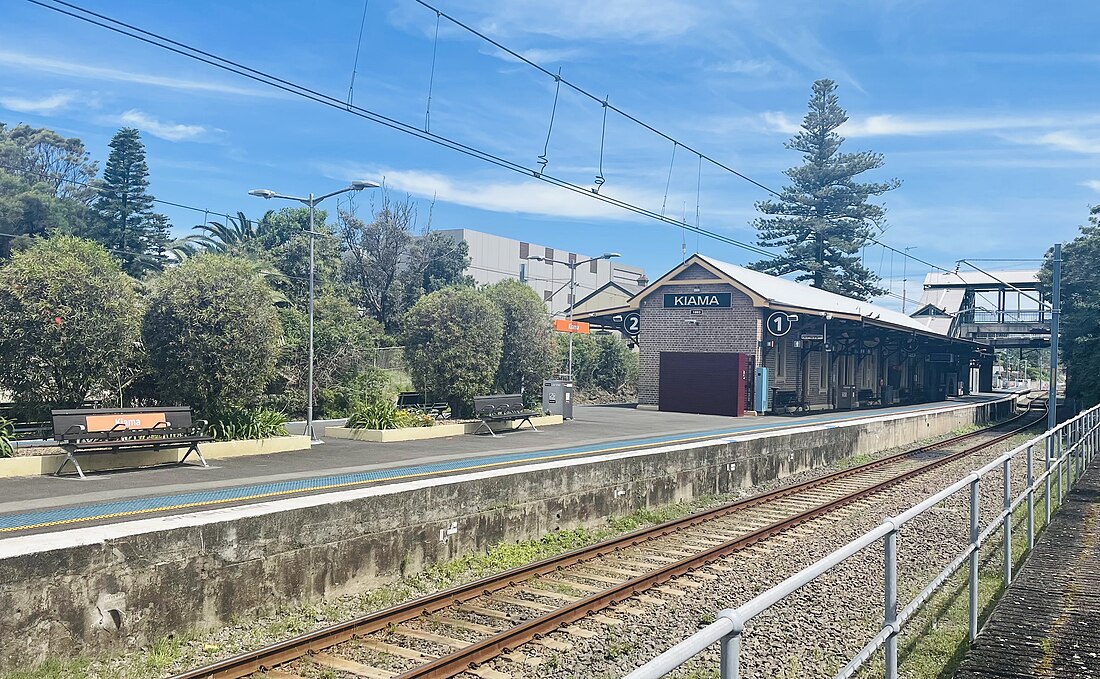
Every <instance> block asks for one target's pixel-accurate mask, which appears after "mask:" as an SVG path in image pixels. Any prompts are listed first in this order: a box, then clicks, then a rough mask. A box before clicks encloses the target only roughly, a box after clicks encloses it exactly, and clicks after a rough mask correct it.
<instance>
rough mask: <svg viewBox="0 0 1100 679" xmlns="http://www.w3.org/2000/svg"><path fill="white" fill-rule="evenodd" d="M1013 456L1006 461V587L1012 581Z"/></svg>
mask: <svg viewBox="0 0 1100 679" xmlns="http://www.w3.org/2000/svg"><path fill="white" fill-rule="evenodd" d="M1011 461H1012V458H1005V462H1004V477H1005V478H1004V511H1005V522H1004V529H1005V531H1004V533H1005V545H1004V553H1005V563H1004V580H1005V587H1008V586H1009V585H1010V584H1011V583H1012V511H1011V509H1012V476H1011V471H1012V470H1011V468H1010V466H1009V463H1010V462H1011Z"/></svg>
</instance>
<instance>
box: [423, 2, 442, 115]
mask: <svg viewBox="0 0 1100 679" xmlns="http://www.w3.org/2000/svg"><path fill="white" fill-rule="evenodd" d="M438 53H439V12H436V13H435V40H434V41H433V42H432V70H431V74H430V75H429V76H428V103H427V105H426V106H425V107H424V131H425V132H431V130H432V88H433V87H434V86H435V58H436V55H437V54H438Z"/></svg>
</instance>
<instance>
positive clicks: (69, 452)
mask: <svg viewBox="0 0 1100 679" xmlns="http://www.w3.org/2000/svg"><path fill="white" fill-rule="evenodd" d="M51 415H52V417H53V432H54V439H55V440H57V441H59V442H60V444H61V449H62V450H64V451H65V453H66V455H65V461H64V462H62V463H61V466H60V467H58V468H57V471H56V472H54V476H60V475H61V470H62V469H64V468H65V467H66V466H67V465H68V464H69V463H70V462H71V463H72V465H73V467H75V468H76V473H77V474H79V475H80V478H84V470H83V469H81V468H80V464H79V463H78V462H77V461H76V457H75V456H76V455H79V454H81V453H119V452H122V451H124V450H166V449H170V448H184V447H186V448H187V452H186V453H185V454H184V456H183V458H182V459H181V460H180V461H179V464H183V463H184V462H185V461H186V460H187V458H188V457H190V455H191V453H194V454H195V455H196V456H197V457H198V459H199V462H201V463H202V466H204V467H206V466H209V465H207V464H206V459H205V458H203V456H202V453H201V452H200V451H199V444H200V443H204V442H206V441H213V440H214V437H213V436H210V435H208V434H207V433H206V427H207V422H206V420H192V418H191V408H190V407H189V406H168V407H157V408H75V409H66V410H53V411H51Z"/></svg>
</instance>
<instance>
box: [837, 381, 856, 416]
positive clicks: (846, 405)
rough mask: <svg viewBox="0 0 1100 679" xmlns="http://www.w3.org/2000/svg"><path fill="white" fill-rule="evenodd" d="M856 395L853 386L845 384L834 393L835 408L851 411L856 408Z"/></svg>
mask: <svg viewBox="0 0 1100 679" xmlns="http://www.w3.org/2000/svg"><path fill="white" fill-rule="evenodd" d="M857 398H858V393H857V391H856V388H855V385H852V384H845V385H844V386H842V387H840V388H839V389H837V392H836V407H837V409H838V410H851V409H852V408H855V407H856V400H857Z"/></svg>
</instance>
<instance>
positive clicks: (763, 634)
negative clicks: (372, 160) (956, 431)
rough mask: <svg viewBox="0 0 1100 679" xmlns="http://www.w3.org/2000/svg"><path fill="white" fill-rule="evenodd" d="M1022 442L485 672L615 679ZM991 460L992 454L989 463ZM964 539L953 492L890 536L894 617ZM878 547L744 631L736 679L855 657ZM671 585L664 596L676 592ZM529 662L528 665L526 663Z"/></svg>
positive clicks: (703, 670)
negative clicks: (585, 633) (894, 556)
mask: <svg viewBox="0 0 1100 679" xmlns="http://www.w3.org/2000/svg"><path fill="white" fill-rule="evenodd" d="M1022 440H1024V437H1015V438H1014V439H1011V440H1009V441H1006V442H1003V443H1001V444H998V445H997V446H995V447H994V449H993V451H984V452H983V453H980V454H978V455H977V456H974V457H971V458H968V459H966V460H960V461H958V462H954V463H951V464H948V465H945V466H944V467H941V468H940V469H938V470H935V471H932V472H930V473H928V474H925V475H922V476H920V477H918V478H916V479H913V480H911V481H909V482H907V483H905V484H902V485H901V486H898V487H896V488H893V489H890V490H887V491H884V492H883V493H881V494H879V495H877V496H876V497H874V498H871V499H869V500H866V501H862V502H859V503H857V504H855V505H852V506H851V507H849V508H847V509H845V510H843V511H842V512H840V513H839V514H838V515H830V516H828V517H822V518H820V519H816V520H814V521H811V522H808V523H806V524H803V525H802V526H800V527H798V528H796V529H794V530H792V531H790V532H789V533H788V534H786V537H787V538H788V539H786V540H772V541H768V542H767V543H765V544H762V545H759V546H757V547H754V548H751V549H749V550H746V551H743V552H740V553H738V554H735V555H732V556H730V557H728V558H726V559H724V560H722V561H721V564H722V565H724V566H727V567H730V568H731V569H732V570H730V571H728V572H725V573H722V574H721V575H720V576H719V577H718V578H717V579H714V580H708V579H698V578H691V579H693V580H694V581H695V584H696V585H698V586H696V587H682V588H679V589H682V590H683V591H684V592H685V594H684V595H682V596H675V597H673V596H668V595H666V594H662V593H660V592H652V593H650V596H653V597H655V598H658V599H662V600H663V603H662V604H661V605H647V604H645V603H631V606H632V607H635V608H642V609H644V610H645V615H636V614H626V613H619V612H610V613H609V615H611V616H613V617H617V618H620V619H621V620H622V624H619V625H616V626H615V627H614V629H613V631H609V630H608V628H607V627H606V626H603V625H600V624H597V623H591V622H583V623H580V624H581V625H582V626H583V627H585V628H587V629H591V630H593V631H598V632H600V634H599V636H597V637H595V638H592V639H578V638H576V637H574V636H569V635H566V634H565V633H563V632H556V633H554V634H553V635H551V636H552V638H554V639H555V640H558V641H562V642H567V643H569V644H571V646H572V650H570V651H566V652H556V651H550V650H548V649H546V648H540V647H539V646H538V645H531V646H529V647H528V648H525V650H526V651H527V655H528V656H538V658H540V659H541V662H538V661H537V660H536V661H535V662H536V663H538V664H534V665H531V664H528V663H513V662H507V661H503V660H502V661H497V662H496V663H494V664H493V667H494V668H495V669H498V670H500V671H504V672H507V673H509V674H511V675H512V676H513V677H515V678H517V679H518V678H520V677H530V678H537V679H558V678H561V679H565V678H567V677H579V676H585V677H621V676H623V675H624V674H626V673H627V672H629V671H630V670H632V669H633V668H635V667H637V666H638V665H640V664H642V663H643V662H645V661H646V660H648V659H650V658H652V657H653V656H655V655H657V654H659V653H660V652H661V651H663V650H665V649H666V648H668V647H669V646H671V645H673V644H674V643H675V642H677V641H679V640H681V639H683V638H686V637H687V636H689V635H690V634H692V633H693V632H694V631H696V630H697V629H698V628H699V627H700V626H701V625H703V624H706V623H708V622H710V621H712V620H713V615H714V614H715V613H716V612H717V611H719V610H720V609H722V608H727V607H736V606H739V605H741V604H742V603H744V602H745V601H747V600H748V599H750V598H752V597H753V596H755V595H757V594H759V593H761V592H763V591H765V590H766V589H768V588H769V587H771V586H773V585H775V584H777V583H778V582H780V581H782V579H783V578H785V577H787V576H789V575H791V574H793V573H795V572H797V571H798V570H799V569H801V568H803V567H805V566H808V565H809V564H811V563H813V562H814V561H817V560H818V559H820V558H822V557H823V556H825V555H827V554H828V553H829V552H831V551H832V550H834V549H836V548H837V547H839V546H841V545H843V544H845V543H847V542H849V541H851V540H852V539H854V538H856V537H858V536H859V535H861V534H863V533H864V532H866V531H868V530H870V529H872V528H874V527H875V526H876V525H877V524H878V523H880V522H881V521H882V519H884V518H885V517H887V516H893V515H896V514H899V513H900V512H902V511H904V510H905V509H908V508H909V507H910V506H912V505H913V504H915V503H916V502H919V501H920V500H922V499H924V498H925V497H927V496H929V495H931V494H933V493H935V492H937V491H938V490H940V489H941V488H943V487H945V486H946V485H949V484H950V483H952V482H954V481H956V480H958V479H959V478H961V477H962V476H964V475H965V474H966V473H968V472H969V471H971V470H972V469H974V468H976V467H978V466H980V464H984V463H985V462H986V461H988V460H990V459H992V458H994V457H995V456H996V455H998V454H999V453H1002V452H1005V451H1007V450H1010V449H1011V448H1012V447H1013V446H1014V445H1016V444H1017V443H1018V442H1019V441H1022ZM994 451H995V452H994ZM1012 471H1013V474H1012V475H1013V484H1014V488H1017V489H1018V488H1021V487H1022V485H1023V480H1024V468H1023V464H1018V465H1013V470H1012ZM987 478H988V479H989V480H988V482H986V483H983V487H982V493H981V510H982V516H983V521H987V520H988V518H989V517H992V516H994V515H996V514H997V513H998V512H999V511H1000V509H1001V502H1002V498H1001V478H1000V475H999V473H994V474H993V475H991V476H990V477H987ZM968 537H969V497H968V494H967V493H966V492H962V493H960V494H958V495H956V496H955V497H954V498H952V499H950V500H949V501H946V502H944V503H942V504H941V505H939V506H938V507H937V508H936V509H934V510H932V511H931V512H928V513H926V514H924V515H923V516H921V517H919V518H918V519H916V520H914V521H913V522H911V523H910V524H908V525H907V526H906V527H905V528H904V529H903V530H902V532H901V533H900V535H899V539H898V545H899V567H898V572H899V600H900V602H901V605H902V606H904V604H905V603H907V602H908V600H909V599H910V598H911V597H912V596H913V595H915V594H916V593H917V592H919V591H920V589H921V588H922V587H923V586H924V584H925V583H926V581H927V580H928V579H929V576H930V574H931V573H933V572H935V571H938V570H939V569H940V568H942V567H943V566H945V565H946V564H947V563H948V562H949V561H950V560H951V559H952V558H953V557H954V556H955V555H956V554H957V553H958V552H959V551H961V550H962V549H963V548H964V547H965V544H966V542H967V540H968ZM882 562H883V554H882V548H881V546H878V547H876V548H873V549H867V550H864V552H862V553H860V554H858V555H856V556H855V557H853V558H851V559H849V560H848V561H846V562H845V563H844V564H842V565H841V566H839V567H837V568H836V569H834V570H833V571H831V572H830V573H828V574H826V575H825V576H823V577H821V578H819V579H818V580H817V581H816V582H814V583H811V584H810V585H809V586H807V587H805V588H804V589H803V590H801V591H799V592H797V593H796V594H794V595H792V596H791V597H789V598H788V599H787V600H786V601H784V602H783V603H781V604H779V605H777V606H776V607H774V608H772V609H771V610H770V611H767V612H766V613H764V614H763V615H761V616H760V617H758V618H757V619H756V620H754V621H752V623H750V625H749V630H748V632H747V634H746V636H745V638H744V641H743V645H742V668H743V673H744V674H743V676H747V677H792V678H794V677H799V678H801V677H811V676H832V675H833V674H834V673H835V672H836V671H837V670H838V669H840V667H841V666H842V665H843V664H844V663H845V662H846V660H847V659H848V658H850V657H851V656H852V655H854V654H855V653H856V652H857V651H858V650H859V648H860V647H861V646H862V645H863V644H864V643H865V642H866V641H867V640H869V639H870V638H871V637H872V636H873V635H874V634H875V633H877V631H878V629H879V626H880V624H881V619H882V606H883V603H882V601H883V595H882V586H883V585H882ZM676 582H677V581H672V582H670V583H669V585H670V586H671V587H673V588H677V584H676ZM528 661H530V658H528ZM716 667H717V652H716V651H715V650H712V651H710V652H709V653H708V654H707V655H706V656H704V657H702V658H701V659H698V660H696V661H694V662H693V663H691V664H689V665H688V666H687V667H686V668H685V669H684V670H682V671H681V672H682V676H691V677H708V676H713V674H712V673H713V671H714V669H715V668H716Z"/></svg>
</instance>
